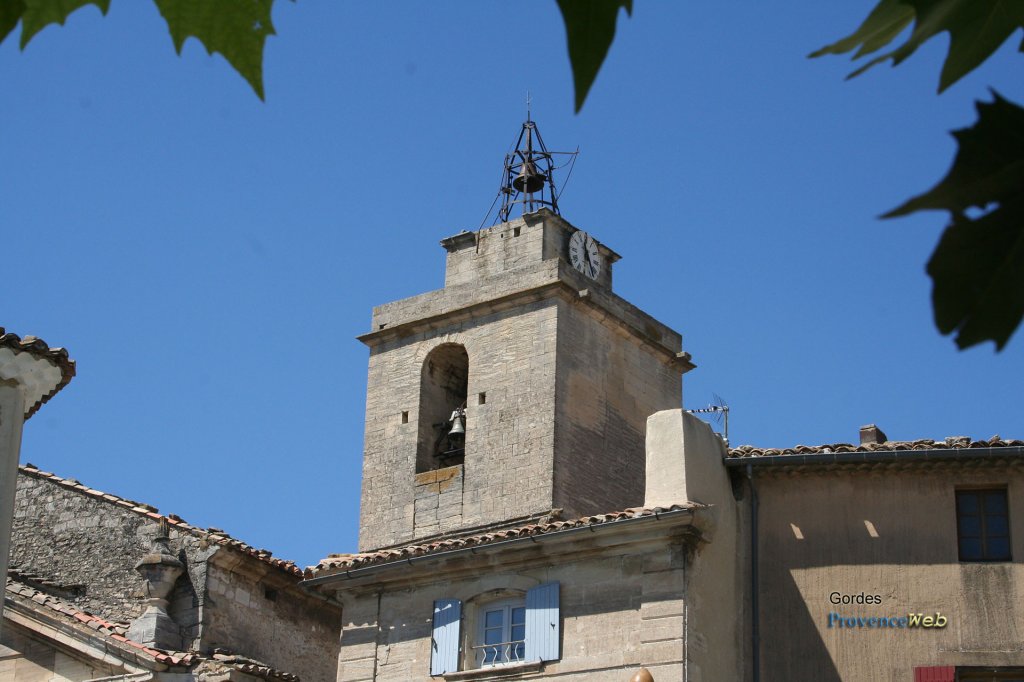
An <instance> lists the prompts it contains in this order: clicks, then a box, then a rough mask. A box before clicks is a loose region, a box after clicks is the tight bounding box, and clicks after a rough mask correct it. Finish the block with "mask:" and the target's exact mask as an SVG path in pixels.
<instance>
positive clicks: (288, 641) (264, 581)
mask: <svg viewBox="0 0 1024 682" xmlns="http://www.w3.org/2000/svg"><path fill="white" fill-rule="evenodd" d="M221 563H222V560H221V559H220V558H219V557H218V558H217V559H215V560H214V561H213V562H212V563H211V564H210V565H209V576H208V578H207V583H206V586H207V595H206V602H207V606H206V623H205V629H204V634H203V645H204V647H205V649H206V650H207V651H212V650H213V649H215V648H217V647H224V648H226V649H228V650H230V651H235V652H240V653H245V654H246V655H249V656H252V657H253V658H257V659H258V660H260V661H262V662H264V663H266V664H268V665H270V666H271V667H275V668H278V669H279V670H284V671H287V672H290V673H294V674H297V675H298V676H299V677H300V678H301V679H302V682H334V680H335V667H336V662H337V655H338V633H339V631H340V623H341V609H340V608H337V607H334V606H330V605H327V604H325V603H323V601H322V600H320V599H314V598H312V597H309V596H305V595H303V594H297V593H296V591H295V588H294V587H291V588H284V586H282V585H281V583H280V581H279V580H274V579H273V578H274V577H275V576H267V575H266V574H265V575H263V576H261V575H259V574H258V573H253V572H252V571H251V568H249V569H248V570H246V569H247V568H248V567H245V566H241V565H238V564H235V565H234V566H232V567H230V568H228V567H225V566H222V565H221Z"/></svg>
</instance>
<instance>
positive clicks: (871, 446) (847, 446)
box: [729, 436, 1024, 457]
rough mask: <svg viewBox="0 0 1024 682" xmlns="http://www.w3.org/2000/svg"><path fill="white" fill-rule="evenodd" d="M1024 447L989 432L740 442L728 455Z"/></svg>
mask: <svg viewBox="0 0 1024 682" xmlns="http://www.w3.org/2000/svg"><path fill="white" fill-rule="evenodd" d="M1004 447H1024V440H1007V439H1003V438H1000V437H999V436H992V437H991V438H989V439H988V440H971V439H970V438H968V437H966V436H951V437H949V438H946V439H945V440H931V439H928V438H925V439H920V440H910V441H899V440H890V441H886V442H884V443H866V444H864V445H853V444H851V443H832V444H828V445H796V446H793V447H791V448H755V447H753V446H751V445H741V446H740V447H738V448H733V449H732V450H730V451H729V456H730V457H777V456H779V455H828V454H832V453H843V452H884V451H896V450H900V451H906V450H953V449H966V448H1004Z"/></svg>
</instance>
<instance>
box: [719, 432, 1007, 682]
mask: <svg viewBox="0 0 1024 682" xmlns="http://www.w3.org/2000/svg"><path fill="white" fill-rule="evenodd" d="M727 466H728V467H729V468H730V470H731V471H733V472H735V474H736V475H737V476H742V477H744V478H746V475H747V472H748V470H749V473H750V479H749V480H748V481H747V485H748V486H750V485H752V486H753V489H754V491H755V494H756V498H757V521H756V529H757V532H756V537H755V538H754V542H755V543H756V550H754V549H753V548H751V549H750V550H748V552H747V553H746V556H745V558H744V560H745V561H746V562H747V563H748V564H751V560H752V558H754V559H756V566H757V570H758V579H757V584H756V586H752V587H751V588H748V589H749V590H753V591H756V593H757V595H758V597H759V603H758V609H757V613H754V614H752V615H751V617H752V618H757V620H758V623H759V626H760V632H761V633H763V634H762V635H761V647H760V672H761V673H762V676H761V679H763V680H786V679H790V680H793V679H799V680H810V679H813V680H822V681H824V682H830V681H838V680H893V681H896V680H915V682H916V681H917V680H921V681H927V682H956V681H961V682H966V681H967V680H987V681H990V680H1019V679H1024V613H1021V611H1020V609H1019V608H1017V606H1016V605H1018V604H1020V601H1021V598H1022V597H1024V564H1022V558H1024V533H1022V531H1021V529H1022V528H1024V441H1007V440H1003V439H1000V438H998V437H997V438H993V439H991V440H989V441H971V440H970V439H968V438H948V439H946V440H945V441H937V442H936V441H931V440H922V441H915V442H892V441H886V440H885V437H884V435H882V436H881V437H879V436H878V431H877V429H874V428H870V427H869V428H866V429H865V438H864V442H862V443H861V444H860V445H844V444H840V445H829V446H819V447H801V448H794V449H790V450H770V449H757V448H739V449H736V450H733V451H732V453H731V457H730V458H729V459H728V460H727ZM748 502H749V495H748ZM745 506H746V511H747V512H748V513H749V503H745ZM750 525H751V524H747V527H748V528H749V527H750ZM752 567H753V564H751V568H752ZM747 573H748V575H749V573H750V569H748V571H747ZM915 621H916V622H915Z"/></svg>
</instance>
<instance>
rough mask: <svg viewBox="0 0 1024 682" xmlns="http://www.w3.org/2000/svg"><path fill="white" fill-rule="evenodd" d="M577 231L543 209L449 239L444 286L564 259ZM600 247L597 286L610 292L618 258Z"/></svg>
mask: <svg viewBox="0 0 1024 682" xmlns="http://www.w3.org/2000/svg"><path fill="white" fill-rule="evenodd" d="M575 231H576V228H574V227H573V226H572V225H570V224H569V223H568V221H566V220H563V219H562V218H561V217H559V216H556V215H554V214H553V213H551V212H550V211H548V210H541V211H538V212H537V213H534V214H530V215H527V216H524V217H521V218H517V219H515V220H511V221H509V222H507V223H502V224H500V225H495V226H494V227H490V228H487V229H484V230H480V231H478V232H463V233H460V234H458V235H455V236H454V237H449V238H447V239H445V240H442V242H441V245H442V246H444V247H445V249H446V250H447V251H448V254H447V257H446V260H445V275H444V286H445V288H448V287H453V286H457V285H460V284H475V283H478V282H482V281H483V280H484V279H487V278H489V277H494V276H495V275H500V274H502V273H505V272H511V271H514V270H518V269H521V268H523V267H526V266H529V265H530V264H532V263H537V262H540V261H542V260H557V259H558V258H559V256H563V258H564V253H565V251H566V249H567V246H568V241H569V237H571V236H572V234H573V232H575ZM593 236H594V237H595V238H597V237H598V235H596V234H595V235H593ZM599 248H600V251H601V255H602V257H603V259H604V266H603V267H602V269H601V273H600V275H599V276H598V278H597V285H598V286H601V287H604V288H606V289H608V290H610V289H611V288H612V263H614V262H615V261H616V260H618V255H617V254H615V253H614V252H612V251H611V250H609V249H608V248H607V247H605V246H604V245H601V246H600V247H599Z"/></svg>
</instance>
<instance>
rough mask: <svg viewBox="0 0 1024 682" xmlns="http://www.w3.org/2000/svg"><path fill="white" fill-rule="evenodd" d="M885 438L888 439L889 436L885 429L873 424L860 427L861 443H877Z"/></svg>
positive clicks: (882, 441) (884, 440)
mask: <svg viewBox="0 0 1024 682" xmlns="http://www.w3.org/2000/svg"><path fill="white" fill-rule="evenodd" d="M887 440H889V437H888V436H886V435H885V431H882V429H880V428H878V427H877V426H875V425H874V424H868V425H867V426H862V427H860V444H861V445H879V444H881V443H884V442H886V441H887Z"/></svg>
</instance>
